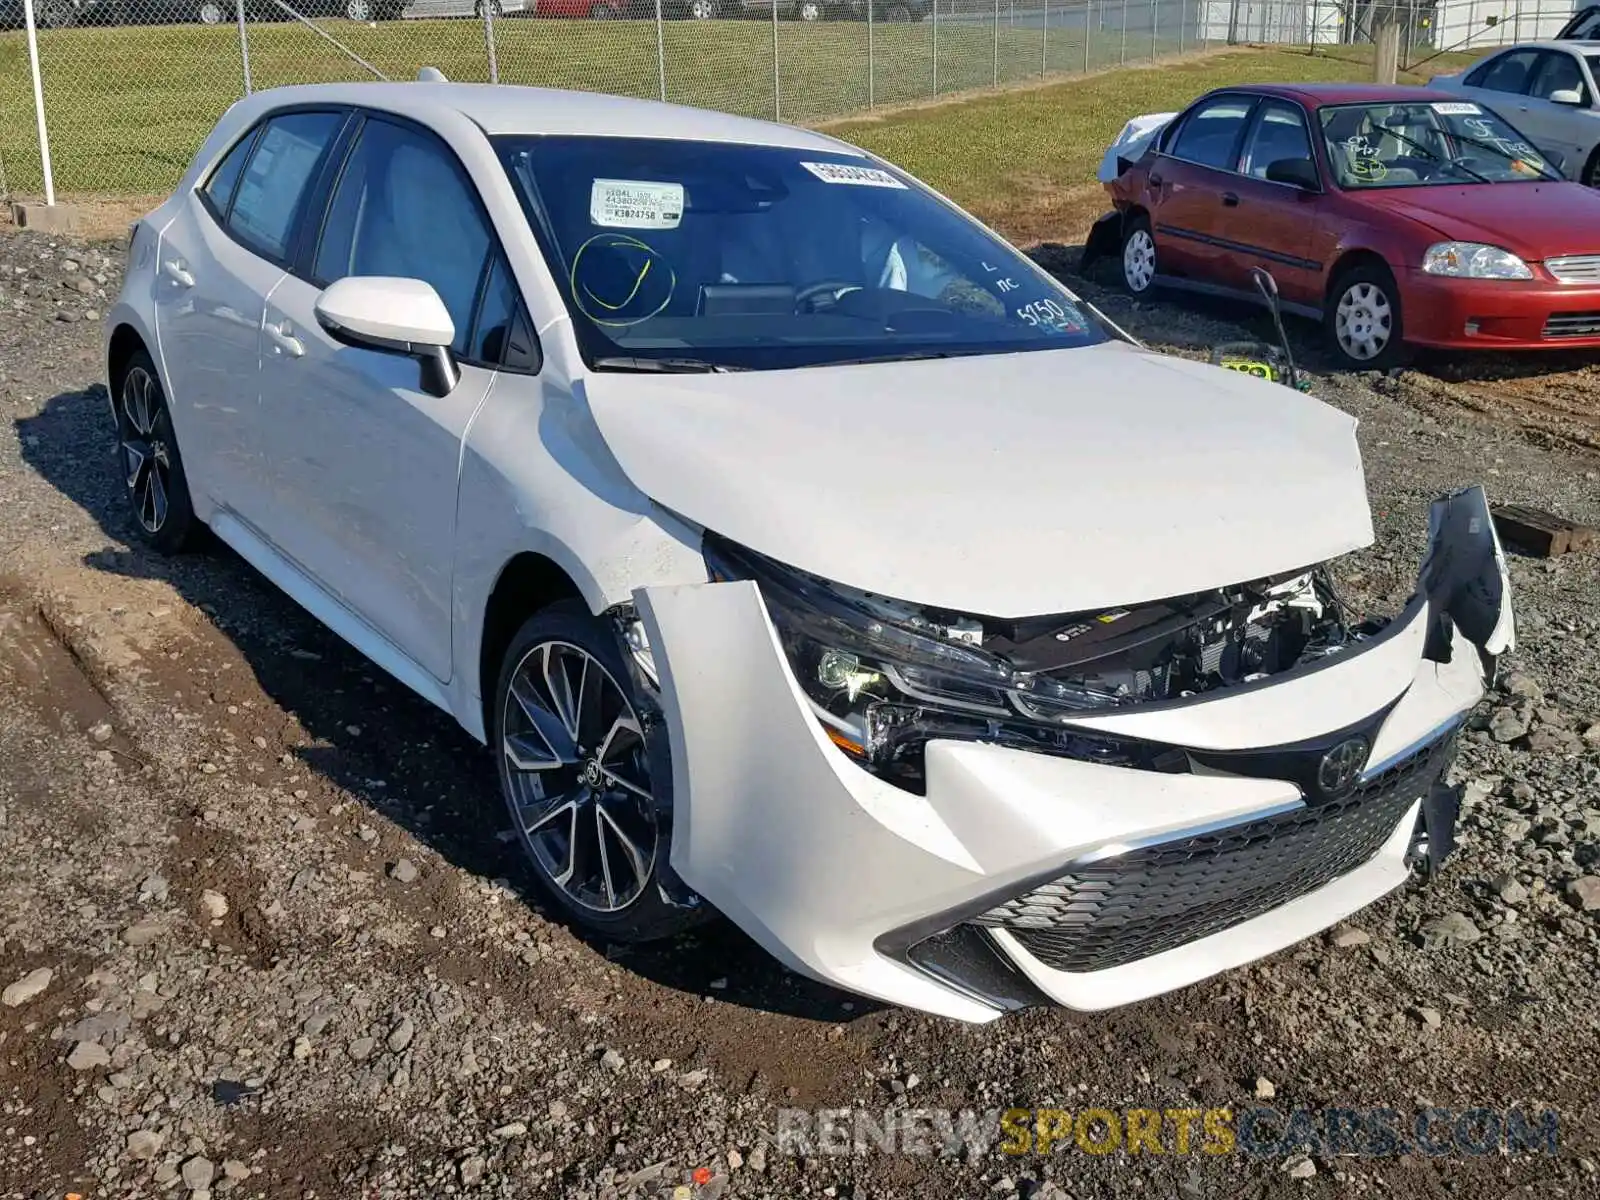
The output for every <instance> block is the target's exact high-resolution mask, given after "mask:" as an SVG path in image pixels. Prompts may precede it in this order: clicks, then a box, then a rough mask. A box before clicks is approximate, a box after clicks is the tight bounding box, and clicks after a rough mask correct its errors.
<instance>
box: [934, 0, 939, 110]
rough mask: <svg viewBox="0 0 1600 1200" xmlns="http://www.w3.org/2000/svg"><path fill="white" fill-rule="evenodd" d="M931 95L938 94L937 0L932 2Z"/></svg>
mask: <svg viewBox="0 0 1600 1200" xmlns="http://www.w3.org/2000/svg"><path fill="white" fill-rule="evenodd" d="M933 94H934V95H935V96H937V95H938V94H939V0H933Z"/></svg>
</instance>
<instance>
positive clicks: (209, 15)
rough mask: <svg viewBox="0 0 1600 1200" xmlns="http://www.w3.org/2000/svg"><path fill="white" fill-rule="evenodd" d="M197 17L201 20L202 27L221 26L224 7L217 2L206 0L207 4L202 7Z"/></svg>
mask: <svg viewBox="0 0 1600 1200" xmlns="http://www.w3.org/2000/svg"><path fill="white" fill-rule="evenodd" d="M196 15H197V16H198V17H199V18H200V24H202V25H220V24H222V5H221V4H218V3H217V2H216V0H206V3H204V4H202V5H201V6H200V9H199V11H198V13H197V14H196Z"/></svg>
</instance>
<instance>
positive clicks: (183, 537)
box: [115, 349, 203, 554]
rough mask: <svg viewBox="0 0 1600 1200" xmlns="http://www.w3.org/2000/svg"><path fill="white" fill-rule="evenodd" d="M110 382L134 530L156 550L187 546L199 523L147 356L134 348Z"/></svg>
mask: <svg viewBox="0 0 1600 1200" xmlns="http://www.w3.org/2000/svg"><path fill="white" fill-rule="evenodd" d="M115 386H116V388H117V397H116V400H117V403H116V412H117V442H118V445H117V459H118V462H119V464H120V465H121V468H122V481H123V487H124V489H125V490H126V492H127V495H128V503H129V505H130V506H131V507H132V509H133V515H134V522H135V524H136V526H137V527H138V530H139V534H140V536H141V537H142V538H143V540H144V542H145V543H146V544H147V545H148V546H150V547H151V548H152V549H154V550H156V551H157V552H159V553H161V554H180V553H182V552H183V551H185V550H190V549H193V548H194V547H195V545H196V544H197V543H198V541H199V538H200V534H201V530H202V529H203V526H202V525H201V523H200V520H199V518H198V517H196V516H195V515H194V503H193V501H191V499H190V498H189V479H188V476H187V475H186V474H185V473H184V469H183V456H182V455H181V454H180V453H179V452H178V435H177V432H176V431H175V430H174V429H173V427H172V413H171V410H170V409H168V407H167V396H166V392H165V391H164V390H163V388H162V386H161V377H160V376H159V375H158V374H156V367H155V363H154V362H152V361H151V359H150V355H149V354H148V353H147V352H146V351H144V350H143V349H140V350H138V351H135V352H134V354H133V356H132V357H131V358H130V359H129V361H128V365H127V368H126V369H125V370H124V371H123V373H122V378H121V379H120V380H117V381H115Z"/></svg>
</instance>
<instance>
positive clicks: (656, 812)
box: [490, 602, 704, 942]
mask: <svg viewBox="0 0 1600 1200" xmlns="http://www.w3.org/2000/svg"><path fill="white" fill-rule="evenodd" d="M491 734H492V741H491V743H490V744H491V745H492V746H493V747H494V748H495V754H496V758H497V760H498V768H499V773H500V791H501V795H502V796H503V797H504V799H505V802H506V808H507V812H508V813H509V815H510V817H511V822H512V825H513V827H514V828H515V829H516V832H517V836H518V841H519V842H520V844H521V845H522V849H523V851H524V853H525V855H526V857H527V861H528V864H529V866H530V867H532V869H533V873H534V875H535V876H536V877H537V879H538V881H539V884H540V886H541V888H542V889H543V891H544V892H545V893H546V894H547V895H549V896H550V898H551V899H552V900H554V901H555V902H556V904H558V905H559V906H560V907H561V909H562V910H563V911H564V912H565V913H566V914H567V915H568V916H569V917H570V918H571V919H572V920H573V921H574V922H575V923H577V924H578V925H580V926H583V927H584V928H586V929H589V930H591V931H592V932H594V933H597V934H601V935H603V936H605V937H607V938H610V939H612V940H614V941H621V942H642V941H651V940H654V939H657V938H662V937H669V936H671V935H672V934H675V933H678V932H681V931H682V930H684V929H686V928H688V927H690V926H691V925H695V924H698V923H699V922H700V921H701V920H702V919H703V917H704V914H703V913H702V912H701V911H699V910H695V909H685V908H682V907H680V906H677V905H674V904H671V903H669V902H667V901H666V900H665V899H664V898H663V895H662V888H661V885H660V882H659V878H660V876H661V874H662V872H663V871H664V870H667V869H668V868H667V864H666V858H667V852H668V846H669V836H668V833H669V823H668V820H667V816H668V814H669V813H670V811H671V805H670V789H671V786H672V777H671V768H670V766H669V765H668V762H667V754H666V730H665V728H663V727H661V726H660V724H659V721H658V720H657V719H656V718H655V716H654V710H653V708H651V707H650V706H648V705H647V704H645V703H644V701H643V699H642V697H641V696H640V695H639V688H638V686H637V684H636V683H635V676H634V674H633V672H632V671H630V670H629V668H628V666H627V664H626V663H625V662H624V660H623V655H622V650H621V647H620V646H619V644H618V639H617V636H616V634H615V633H614V632H613V631H612V629H611V628H610V626H609V625H607V624H606V623H605V622H603V621H601V620H599V619H597V618H595V617H593V616H590V615H589V613H588V612H587V611H586V610H585V609H584V607H583V606H582V605H581V604H578V603H575V602H563V603H561V604H556V605H552V606H551V607H549V608H546V609H543V610H541V611H540V612H537V613H535V614H534V615H533V616H531V617H529V618H528V619H527V621H525V622H524V623H523V625H522V628H521V629H519V630H518V631H517V634H516V636H515V637H514V638H512V640H511V645H510V646H509V647H507V649H506V653H505V656H504V658H503V659H502V661H501V664H500V672H499V676H498V680H497V683H496V686H495V699H494V721H493V729H492V731H491Z"/></svg>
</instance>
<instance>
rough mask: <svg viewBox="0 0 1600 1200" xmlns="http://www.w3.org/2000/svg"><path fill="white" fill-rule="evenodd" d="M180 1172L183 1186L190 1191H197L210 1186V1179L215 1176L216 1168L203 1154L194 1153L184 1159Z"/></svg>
mask: <svg viewBox="0 0 1600 1200" xmlns="http://www.w3.org/2000/svg"><path fill="white" fill-rule="evenodd" d="M180 1174H181V1175H182V1177H183V1186H184V1187H186V1188H188V1189H189V1190H190V1191H191V1192H198V1191H201V1190H202V1189H205V1188H209V1187H210V1186H211V1181H212V1180H213V1179H215V1178H216V1177H217V1168H216V1165H215V1164H214V1163H212V1161H211V1160H210V1159H209V1158H207V1157H206V1156H205V1155H203V1154H196V1155H195V1156H194V1157H193V1158H190V1159H186V1160H185V1161H184V1164H183V1169H182V1171H181V1172H180Z"/></svg>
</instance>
